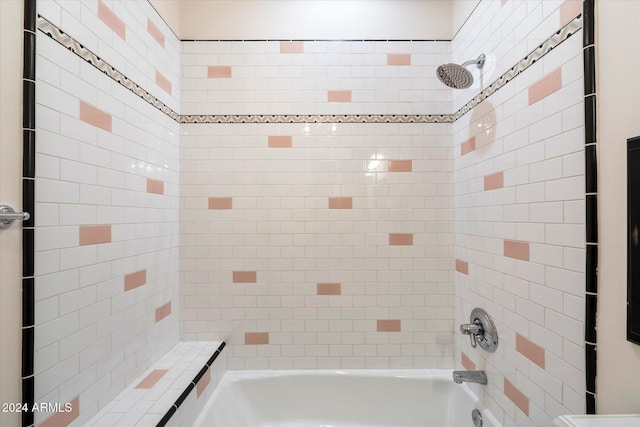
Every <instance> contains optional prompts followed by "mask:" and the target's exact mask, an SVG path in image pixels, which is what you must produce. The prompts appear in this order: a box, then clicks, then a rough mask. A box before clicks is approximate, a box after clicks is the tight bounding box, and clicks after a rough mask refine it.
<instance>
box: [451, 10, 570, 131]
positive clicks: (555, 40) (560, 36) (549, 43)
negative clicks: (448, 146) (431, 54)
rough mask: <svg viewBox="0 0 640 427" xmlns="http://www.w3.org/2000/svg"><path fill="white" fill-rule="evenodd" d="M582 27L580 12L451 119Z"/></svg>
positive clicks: (462, 113) (470, 108)
mask: <svg viewBox="0 0 640 427" xmlns="http://www.w3.org/2000/svg"><path fill="white" fill-rule="evenodd" d="M581 28H582V14H580V15H578V16H576V17H575V18H574V19H573V20H571V21H569V23H568V24H566V25H565V26H564V27H562V28H561V29H560V30H558V31H557V32H556V33H555V34H554V35H552V36H551V37H549V38H548V39H547V40H545V41H544V42H543V43H542V44H541V45H540V46H538V47H537V48H535V49H534V50H533V51H532V52H531V53H529V54H528V55H527V56H525V57H524V59H522V60H521V61H520V62H518V63H517V64H516V65H514V66H513V67H511V69H510V70H509V71H507V72H506V73H504V74H503V75H501V76H500V77H499V78H498V79H497V80H495V81H494V82H493V83H491V84H490V85H489V86H488V87H487V88H486V89H484V90H483V91H482V92H480V93H479V94H478V95H476V96H475V97H473V99H471V101H469V102H467V103H466V104H465V105H464V106H463V107H462V108H460V109H459V110H458V111H456V112H455V113H454V114H453V121H454V122H455V121H456V120H458V119H459V118H460V117H462V116H464V115H465V114H467V113H468V112H469V111H471V110H472V109H473V107H475V106H476V105H478V104H480V103H481V102H482V101H484V100H485V99H487V98H488V97H490V96H491V95H493V94H494V93H496V92H497V91H498V90H499V89H500V88H502V87H503V86H504V85H506V84H507V83H509V82H510V81H511V80H513V79H514V78H515V77H516V76H517V75H518V74H520V73H522V72H523V71H524V70H526V69H527V68H529V67H530V66H532V65H533V64H535V63H536V62H537V61H538V60H539V59H540V58H542V57H543V56H545V55H546V54H547V53H549V52H551V50H553V49H555V48H556V47H558V46H559V45H560V44H561V43H562V42H563V41H565V40H566V39H568V38H569V37H570V36H572V35H573V34H575V33H576V32H577V31H579V30H580V29H581Z"/></svg>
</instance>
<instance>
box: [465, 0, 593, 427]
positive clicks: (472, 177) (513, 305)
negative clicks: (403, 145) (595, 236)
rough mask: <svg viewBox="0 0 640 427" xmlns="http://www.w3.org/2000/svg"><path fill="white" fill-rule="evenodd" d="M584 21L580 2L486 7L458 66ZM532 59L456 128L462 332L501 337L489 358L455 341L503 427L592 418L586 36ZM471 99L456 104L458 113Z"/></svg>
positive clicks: (523, 47) (522, 48) (526, 46)
mask: <svg viewBox="0 0 640 427" xmlns="http://www.w3.org/2000/svg"><path fill="white" fill-rule="evenodd" d="M580 11H581V2H573V1H567V2H551V1H549V2H547V1H542V2H517V1H507V2H504V1H503V2H484V1H483V2H481V3H480V6H479V7H478V8H477V9H476V11H475V12H474V14H473V15H472V17H471V19H470V20H469V21H468V22H467V24H466V25H465V27H464V28H463V30H462V31H461V32H460V34H459V35H458V37H457V38H456V39H455V40H454V42H453V51H454V52H456V55H454V56H457V53H458V52H459V51H464V52H465V54H464V55H465V56H464V57H463V58H466V57H467V56H474V55H476V54H477V53H480V51H483V52H487V53H489V52H498V54H499V55H500V53H502V54H503V55H504V56H503V58H507V57H509V52H511V51H518V52H524V55H526V54H527V53H528V52H531V51H533V49H535V48H537V46H538V45H540V44H541V40H540V31H541V29H546V30H547V32H548V34H547V37H548V36H550V35H551V34H553V33H554V32H555V31H556V30H557V29H560V28H561V27H562V26H564V25H565V24H567V23H568V22H569V21H571V20H572V19H573V18H574V17H575V16H576V15H577V14H579V13H580ZM525 16H526V19H523V18H524V17H525ZM500 18H502V21H501V20H500ZM510 19H513V20H515V23H512V22H509V20H510ZM536 20H541V22H542V25H541V26H536V25H535V23H536ZM496 21H497V22H496ZM574 22H575V21H574ZM514 25H516V26H515V27H514ZM496 31H497V33H496ZM523 31H525V32H524V33H523ZM526 31H529V33H526ZM496 34H498V35H499V36H500V37H496ZM511 34H513V35H514V36H515V37H516V39H515V40H514V39H512V38H511V37H514V36H511ZM526 34H529V35H530V37H529V38H527V35H526ZM554 37H555V40H557V39H559V37H557V36H554ZM554 37H552V38H551V43H555V42H554ZM471 40H473V41H471ZM497 40H500V41H499V42H498V41H497ZM510 41H511V43H512V44H509V43H510ZM469 46H473V47H474V49H477V50H476V51H475V52H473V53H472V52H471V51H469V49H470V47H469ZM468 47H469V48H468ZM531 58H532V59H535V61H534V63H533V64H532V65H531V66H530V67H529V68H527V69H526V70H525V71H523V72H522V73H521V74H520V75H518V76H517V77H516V78H515V79H514V80H513V81H511V82H509V83H507V84H506V85H505V86H503V87H502V89H500V90H499V91H498V92H497V93H495V94H494V95H493V96H491V97H490V98H488V99H486V100H484V101H483V102H481V103H480V104H478V105H477V106H476V107H475V108H474V109H473V110H472V111H470V112H469V113H468V114H466V115H465V116H463V117H462V118H460V119H459V120H458V121H456V122H455V123H454V125H453V132H454V134H453V138H454V141H453V144H454V145H453V148H454V153H453V155H454V169H455V172H454V182H455V202H454V206H455V236H456V237H455V240H456V243H455V257H456V273H455V286H456V323H464V322H468V321H469V314H470V312H471V310H472V309H473V308H474V307H482V308H485V309H486V310H487V311H488V312H489V314H490V315H491V316H493V319H494V321H495V322H496V326H497V328H498V333H499V337H500V344H499V347H498V350H497V352H496V353H493V354H488V353H486V352H484V351H483V350H481V349H480V348H476V349H474V348H472V347H471V345H470V342H469V339H468V337H465V336H458V337H457V339H456V361H457V364H458V365H461V366H463V367H465V368H467V369H483V370H485V371H487V374H488V376H489V385H488V386H487V387H486V388H478V391H480V392H481V393H482V394H483V395H484V396H483V397H484V400H485V402H486V403H487V405H488V406H489V407H490V408H491V410H492V412H493V413H494V414H496V415H498V417H499V419H501V420H503V423H504V425H505V426H518V427H527V426H548V425H550V424H551V421H552V419H553V418H555V417H556V416H558V415H561V414H567V413H584V411H585V374H584V372H585V362H584V360H585V359H584V358H585V352H584V326H583V325H584V312H585V302H584V292H585V285H584V283H585V278H584V268H585V231H584V229H585V227H584V216H585V204H584V194H585V180H584V145H583V144H584V135H583V128H584V125H583V78H582V73H583V68H582V67H583V64H582V31H578V32H577V33H575V34H574V35H572V36H571V37H570V38H568V39H567V40H566V41H564V42H563V43H562V44H561V45H559V46H558V47H555V48H554V49H553V50H552V51H551V52H549V53H548V54H547V55H546V56H544V57H543V58H541V59H538V58H537V57H536V55H533V56H532V57H531ZM459 59H460V60H462V58H459ZM503 60H504V59H503ZM514 63H517V61H516V62H512V63H511V64H508V63H504V64H503V65H502V69H500V70H498V73H497V75H495V70H496V68H498V67H500V65H499V64H498V65H496V66H495V67H496V68H492V67H491V66H490V67H489V69H488V70H487V71H486V73H487V74H488V75H491V76H492V77H491V78H490V79H489V80H488V82H489V83H490V82H491V81H493V80H495V79H496V78H497V77H498V76H499V75H500V74H502V73H503V72H504V71H507V70H508V69H509V68H511V67H512V66H513V64H514ZM472 91H473V89H470V90H468V91H466V92H467V93H468V92H472ZM470 96H472V94H468V95H467V96H466V98H465V96H464V92H459V96H457V97H456V100H454V104H457V106H458V107H459V106H461V105H463V104H464V103H465V102H466V101H467V100H468V98H469V97H470Z"/></svg>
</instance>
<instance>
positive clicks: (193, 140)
mask: <svg viewBox="0 0 640 427" xmlns="http://www.w3.org/2000/svg"><path fill="white" fill-rule="evenodd" d="M449 45H450V44H449V43H448V42H414V43H404V42H373V41H372V42H185V43H183V62H182V64H183V80H182V88H183V95H182V105H183V111H185V112H187V113H188V114H234V113H258V114H260V113H265V114H266V113H269V114H275V113H279V114H376V113H395V114H403V113H412V114H416V113H418V112H421V113H423V112H425V110H426V111H427V112H441V111H443V110H444V111H448V110H449V108H450V102H449V97H450V93H449V92H448V90H446V88H445V89H444V90H443V87H442V86H441V85H439V83H437V79H436V78H435V77H433V76H434V75H435V74H434V72H435V68H436V64H438V63H441V62H444V61H446V60H447V58H448V55H449V54H448V50H449ZM362 120H364V121H366V120H367V119H366V118H364V119H362ZM181 133H182V137H181V233H182V234H181V238H182V241H181V247H182V254H181V260H182V267H181V270H182V273H181V274H182V288H181V312H180V314H181V332H182V336H183V337H185V338H187V339H225V340H227V341H228V342H229V344H230V346H229V347H228V351H229V353H228V364H229V367H230V368H236V369H242V368H279V369H283V368H388V367H403V368H420V367H451V366H453V346H452V343H453V332H452V331H453V322H452V320H453V283H452V278H453V246H452V245H453V234H452V227H453V223H452V219H453V212H452V210H451V207H452V206H451V204H452V199H451V196H452V189H453V187H452V152H451V148H450V147H451V136H450V135H451V125H450V124H442V123H441V124H437V123H413V124H408V123H403V124H397V123H372V122H371V123H310V122H307V123H267V124H255V123H253V124H243V123H229V124H212V123H209V124H204V123H200V124H183V125H182V131H181Z"/></svg>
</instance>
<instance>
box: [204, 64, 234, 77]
mask: <svg viewBox="0 0 640 427" xmlns="http://www.w3.org/2000/svg"><path fill="white" fill-rule="evenodd" d="M231 75H232V70H231V67H230V66H228V65H210V66H209V67H207V77H208V78H210V79H226V78H229V77H231Z"/></svg>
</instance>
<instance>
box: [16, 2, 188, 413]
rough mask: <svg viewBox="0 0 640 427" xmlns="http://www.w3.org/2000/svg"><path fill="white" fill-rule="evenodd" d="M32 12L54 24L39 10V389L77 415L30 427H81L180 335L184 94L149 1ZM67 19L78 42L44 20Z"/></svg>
mask: <svg viewBox="0 0 640 427" xmlns="http://www.w3.org/2000/svg"><path fill="white" fill-rule="evenodd" d="M37 7H38V10H37V12H39V13H41V14H42V16H46V17H47V18H48V20H45V19H44V18H39V19H36V15H35V13H36V11H35V10H34V11H33V15H32V16H33V21H34V24H36V22H37V25H38V26H39V28H40V31H35V28H34V32H35V33H36V34H35V37H36V39H37V43H38V52H36V53H37V55H36V57H35V60H36V62H37V68H38V72H37V91H36V94H35V95H36V96H35V104H33V103H32V107H34V106H35V110H36V112H37V115H38V120H37V123H36V124H37V131H38V144H37V147H35V146H33V147H32V148H33V150H34V151H33V152H34V155H35V156H36V159H37V163H38V169H37V171H35V176H36V177H37V180H38V186H37V189H36V190H37V193H36V194H33V193H32V195H31V197H32V201H31V203H32V204H33V203H34V200H35V203H36V207H37V215H36V216H35V224H36V225H37V233H36V234H35V236H34V238H33V241H34V244H33V245H32V246H31V247H30V248H29V250H30V251H32V255H31V259H34V255H33V252H35V285H34V299H35V307H36V309H35V325H36V327H35V340H34V341H35V346H34V347H35V348H34V353H35V354H34V360H35V362H34V370H35V374H36V375H35V387H34V392H35V393H34V394H35V396H34V397H35V401H36V402H70V403H72V404H73V405H74V408H73V409H74V412H73V416H74V419H73V420H71V419H69V418H68V417H67V418H64V419H62V418H60V416H59V414H51V416H49V415H50V414H49V413H47V412H45V411H41V412H37V413H35V414H33V413H30V415H31V416H32V417H33V416H34V415H35V419H33V421H34V422H35V424H42V425H67V424H69V423H70V422H71V423H72V425H82V424H84V423H85V422H87V421H88V419H90V418H91V417H92V416H93V415H94V414H95V413H96V412H98V410H100V409H101V408H103V407H104V406H105V405H107V404H108V403H109V402H110V401H111V400H112V398H113V397H115V396H116V395H117V394H118V393H119V392H120V391H122V389H124V388H125V387H126V386H127V385H128V384H130V382H131V381H132V380H133V379H134V378H135V377H136V376H137V375H139V374H140V373H142V372H143V371H144V370H145V369H147V368H148V366H150V365H151V364H153V363H154V362H155V361H157V360H158V359H159V358H160V357H161V356H162V355H163V353H164V352H166V351H167V350H168V349H170V348H171V347H172V346H173V345H175V343H177V342H178V339H179V329H178V318H177V311H178V308H177V307H178V300H179V295H178V281H179V274H178V270H179V260H178V258H179V246H178V243H179V238H178V234H179V225H178V206H179V199H178V170H177V169H178V166H179V160H178V154H179V148H178V139H179V125H178V123H177V121H176V119H177V116H176V115H173V117H171V114H167V113H168V112H169V113H170V108H169V107H167V106H168V105H177V102H178V101H177V95H178V93H179V92H178V90H177V89H179V78H178V77H179V67H178V65H177V60H178V58H177V53H178V51H179V47H178V46H179V41H178V40H177V39H175V38H171V37H170V36H171V33H170V32H169V31H168V27H166V26H163V23H162V22H161V21H159V20H158V17H157V15H156V14H155V11H154V10H153V9H152V8H151V6H150V4H149V3H148V2H111V1H109V2H107V1H102V0H98V1H96V2H57V1H53V0H41V1H38V2H37ZM149 20H154V21H156V22H158V25H157V28H156V29H158V28H159V29H160V30H161V31H162V32H164V33H165V34H166V35H167V37H166V38H165V43H164V45H162V44H161V43H159V42H158V41H157V40H158V34H157V32H156V33H155V35H153V34H151V33H150V32H149V31H148V29H147V27H148V21H149ZM60 21H62V22H65V29H66V30H69V32H70V33H73V34H74V35H78V34H79V35H80V40H82V43H83V44H81V43H80V42H78V41H77V40H74V39H72V38H71V37H69V36H68V35H67V34H66V33H64V32H61V31H60V30H58V29H57V27H54V26H53V25H52V24H49V23H48V22H60ZM119 22H121V23H124V27H123V26H122V25H120V24H119ZM110 24H115V28H114V26H113V25H110ZM121 29H122V30H124V31H120V30H121ZM116 30H117V31H116ZM45 31H49V32H50V33H51V34H53V35H54V36H55V37H57V38H58V40H56V39H55V38H54V37H52V35H51V34H46V33H45ZM121 36H123V37H121ZM61 40H62V41H63V44H61V43H60V41H61ZM98 40H100V42H98ZM64 43H66V44H64ZM87 46H91V49H92V50H90V49H89V48H87ZM94 52H95V53H94ZM137 54H139V55H141V56H140V57H141V58H144V61H138V60H136V58H140V57H139V56H136V55H137ZM172 55H173V57H174V58H175V60H172V59H171V57H172ZM127 57H128V58H131V60H132V61H136V63H135V64H132V63H128V62H127ZM107 58H108V59H109V60H110V61H114V63H115V64H117V68H119V69H126V70H127V73H128V75H127V76H124V75H123V74H122V73H120V72H119V71H117V70H116V67H111V66H109V65H108V61H106V59H107ZM125 64H126V65H125ZM96 65H99V66H101V67H102V68H99V67H96ZM172 67H173V68H172ZM158 71H161V74H162V75H163V76H164V77H166V78H168V79H169V78H170V79H172V81H171V84H170V87H171V91H172V92H173V95H171V94H169V93H168V91H167V90H166V89H168V88H169V85H167V84H166V82H163V81H160V82H159V83H160V84H157V83H158V82H157V81H156V73H157V72H158ZM129 73H130V74H129ZM145 73H146V74H145ZM131 75H135V76H136V80H138V81H139V82H142V83H145V86H147V87H146V89H147V90H142V89H141V86H137V85H136V84H135V83H133V81H134V79H132V78H131V77H130V76H131ZM145 76H146V77H145ZM154 82H155V83H154ZM154 84H155V86H153V85H154ZM163 86H164V87H163ZM152 93H153V94H152ZM172 97H173V98H172ZM162 105H164V107H162ZM26 225H27V224H26ZM32 231H33V230H32ZM25 259H28V258H27V257H25ZM168 406H169V405H167V407H168ZM167 407H164V408H162V411H164V410H166V409H167Z"/></svg>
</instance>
